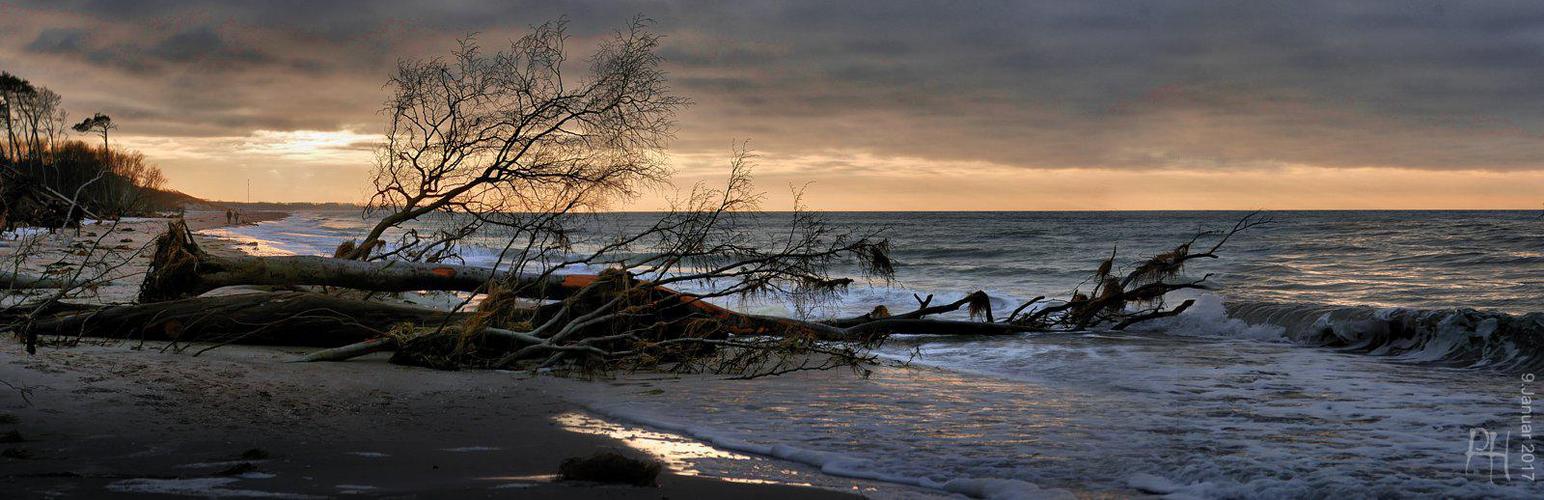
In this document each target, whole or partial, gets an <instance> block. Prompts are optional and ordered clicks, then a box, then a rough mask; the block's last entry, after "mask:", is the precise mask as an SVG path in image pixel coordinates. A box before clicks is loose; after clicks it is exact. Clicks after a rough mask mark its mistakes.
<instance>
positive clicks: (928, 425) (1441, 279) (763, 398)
mask: <svg viewBox="0 0 1544 500" xmlns="http://www.w3.org/2000/svg"><path fill="white" fill-rule="evenodd" d="M1245 215H1247V213H1246V212H1222V211H1204V212H1185V211H1147V212H1143V211H1120V212H852V213H847V212H832V213H824V214H821V216H822V217H824V218H826V219H827V220H828V221H829V223H830V224H831V225H833V226H834V227H838V228H846V229H850V230H853V231H861V232H878V233H879V234H882V235H884V237H885V238H887V239H888V240H889V241H890V245H891V249H892V251H893V257H894V260H895V261H896V273H895V276H894V277H893V279H873V278H867V277H863V276H861V275H860V274H859V273H858V272H857V269H856V268H855V267H849V266H838V267H837V268H836V270H835V272H836V274H838V275H850V276H852V277H854V278H856V279H857V282H856V283H855V284H854V285H853V286H852V287H850V289H849V290H847V291H846V292H845V293H843V294H841V295H839V296H838V297H835V298H832V299H830V300H827V301H823V302H821V303H817V304H814V305H810V304H806V303H802V302H801V303H797V304H796V303H794V302H793V301H787V300H782V299H780V298H778V297H755V298H745V299H738V298H731V299H724V301H723V305H726V306H728V307H731V308H736V309H740V310H745V311H748V312H757V313H773V314H798V315H806V316H812V317H831V316H845V315H853V314H861V313H863V312H867V311H869V310H871V309H872V308H873V307H874V306H876V305H885V306H887V307H888V308H889V309H890V310H891V311H903V310H908V309H910V308H914V307H915V306H916V303H917V299H916V298H915V297H919V296H926V295H929V294H931V295H933V296H934V297H935V303H938V302H942V301H952V300H955V299H957V298H959V297H962V296H963V295H965V294H967V293H970V292H973V291H976V290H982V291H985V292H986V293H987V294H988V295H990V296H991V297H992V301H993V309H994V310H996V311H998V313H999V314H1002V313H1003V312H1005V311H1009V310H1012V309H1013V308H1014V307H1017V306H1018V305H1019V304H1020V303H1022V302H1023V301H1024V300H1026V299H1029V298H1032V297H1037V296H1046V297H1048V298H1065V297H1068V296H1070V295H1071V294H1072V293H1073V292H1074V291H1075V290H1086V289H1087V288H1088V287H1089V283H1088V281H1087V280H1088V278H1089V276H1090V275H1091V274H1092V273H1093V272H1094V270H1095V268H1096V267H1097V266H1098V265H1099V263H1100V261H1101V260H1103V259H1104V258H1106V257H1107V256H1109V255H1111V254H1112V252H1114V254H1115V255H1117V256H1118V257H1117V264H1118V265H1125V266H1130V265H1131V264H1132V263H1133V262H1136V261H1138V260H1139V259H1141V258H1143V257H1147V256H1151V255H1153V254H1156V253H1159V252H1163V251H1167V250H1169V249H1172V248H1174V247H1175V246H1176V245H1178V244H1179V243H1183V242H1185V241H1188V240H1190V239H1191V238H1192V237H1193V236H1195V235H1196V234H1199V233H1202V232H1207V231H1212V232H1214V233H1213V235H1212V236H1203V237H1201V238H1200V239H1199V240H1198V242H1197V244H1196V245H1195V246H1196V247H1197V248H1201V247H1208V246H1210V244H1211V243H1212V242H1214V241H1215V232H1217V231H1225V230H1227V229H1228V228H1230V227H1232V226H1233V225H1234V223H1235V222H1237V221H1238V220H1239V219H1240V218H1242V217H1244V216H1245ZM1259 216H1261V217H1266V218H1269V219H1270V223H1268V224H1265V225H1262V226H1258V227H1254V228H1251V229H1249V230H1247V231H1244V232H1241V233H1239V234H1237V235H1235V236H1233V237H1232V238H1231V239H1230V240H1229V241H1228V242H1227V244H1226V245H1225V246H1223V247H1222V248H1221V249H1220V250H1219V251H1218V252H1217V253H1218V255H1219V258H1217V259H1197V260H1196V261H1192V263H1191V264H1189V265H1187V267H1186V269H1185V273H1186V275H1187V276H1189V277H1192V278H1199V277H1202V276H1206V277H1207V279H1206V283H1207V284H1208V285H1209V289H1207V290H1196V291H1185V293H1176V294H1175V295H1174V296H1173V298H1172V299H1171V300H1170V301H1171V303H1172V302H1175V301H1178V300H1183V299H1194V300H1195V301H1196V302H1195V304H1194V305H1193V306H1192V307H1191V308H1190V309H1189V310H1187V311H1186V312H1185V313H1183V314H1181V315H1179V316H1176V317H1172V318H1165V319H1162V320H1156V321H1151V322H1147V323H1142V324H1139V325H1137V326H1135V327H1132V328H1131V329H1130V330H1128V331H1119V332H1117V331H1108V330H1091V331H1084V332H1072V333H1049V334H1022V335H1015V336H1006V337H970V336H931V335H898V336H895V337H894V338H892V339H890V341H888V342H887V343H885V344H884V345H883V346H881V347H879V348H878V350H877V354H879V355H880V356H881V357H883V358H884V359H886V360H887V362H886V363H885V364H884V365H882V366H878V367H875V368H874V369H873V370H871V371H870V372H869V373H866V374H860V373H853V372H851V371H831V372H805V373H795V374H790V375H786V376H782V377H773V378H774V379H777V380H771V379H758V380H752V381H740V380H725V379H724V378H723V377H655V378H652V379H649V380H647V381H642V382H636V381H635V382H633V383H613V384H597V387H596V388H594V390H585V391H575V392H574V394H579V396H575V397H577V398H578V399H580V400H581V401H580V402H581V403H585V404H587V405H589V407H590V409H591V410H592V411H593V412H595V413H596V414H599V415H604V416H606V417H608V418H615V419H621V420H624V421H627V422H631V423H633V424H634V425H639V426H644V427H648V428H653V429H655V430H664V431H669V432H673V433H676V434H679V435H682V436H685V437H686V438H687V439H691V440H696V441H701V442H704V443H708V444H710V445H712V446H715V447H718V448H721V449H725V450H732V451H735V452H738V453H736V454H728V455H724V456H710V457H707V458H702V459H700V460H698V463H696V464H695V465H694V466H695V467H696V468H697V469H699V470H701V471H703V473H706V474H710V475H711V474H723V475H735V474H743V473H744V472H745V470H746V468H745V467H744V465H743V464H740V463H738V462H737V461H743V460H744V456H745V454H749V455H751V456H756V457H775V458H776V459H778V460H782V461H787V462H790V463H793V464H798V466H799V467H803V468H804V470H808V471H813V472H811V473H814V474H824V475H828V476H833V477H845V478H860V479H862V480H865V481H877V482H882V483H888V484H896V485H903V486H904V488H909V489H912V490H915V491H930V492H937V493H940V494H963V495H966V496H971V497H980V498H1042V497H1058V496H1065V495H1068V494H1071V495H1075V496H1080V497H1101V496H1113V497H1124V496H1132V495H1156V496H1166V497H1170V498H1327V497H1333V498H1374V497H1376V498H1390V497H1447V498H1454V497H1458V498H1465V497H1472V498H1481V497H1483V498H1541V497H1544V485H1541V484H1540V483H1538V482H1536V481H1535V479H1536V477H1537V475H1538V474H1537V472H1538V469H1539V468H1541V467H1544V464H1541V463H1540V461H1541V459H1540V458H1539V457H1538V456H1537V455H1536V453H1537V448H1536V443H1540V442H1544V438H1535V437H1534V427H1533V425H1535V424H1536V423H1537V422H1535V420H1534V415H1535V413H1534V410H1535V406H1538V405H1544V403H1539V402H1535V401H1534V398H1535V397H1536V396H1535V394H1536V393H1537V392H1539V391H1541V390H1544V380H1537V379H1536V377H1538V376H1544V214H1541V213H1540V212H1539V211H1278V212H1266V213H1262V214H1259ZM587 217H589V218H590V219H591V220H589V221H587V222H585V223H583V224H578V226H581V228H580V229H579V230H577V231H576V232H575V235H576V236H575V238H576V241H580V242H582V241H585V240H586V238H591V239H593V237H600V236H603V235H605V234H608V232H625V231H627V230H629V229H636V228H638V227H642V226H643V225H645V224H647V223H649V222H650V221H652V220H654V219H655V218H657V217H658V214H649V213H612V214H597V215H591V216H587ZM748 217H750V218H749V219H742V220H741V224H742V230H743V231H745V232H746V233H747V234H748V235H750V236H752V237H759V236H762V235H767V236H769V237H770V236H771V235H777V234H779V230H786V228H787V223H788V221H789V218H790V217H793V214H780V213H766V214H757V215H754V216H748ZM369 222H371V219H369V218H368V217H367V216H365V215H363V214H361V213H359V212H352V211H334V212H296V213H293V214H292V215H291V216H290V217H288V218H285V219H282V220H277V221H272V222H264V223H260V224H257V225H255V226H242V227H234V228H223V229H215V230H210V231H208V232H207V234H210V235H213V236H219V237H224V238H230V239H234V240H239V241H241V242H243V243H247V244H248V246H246V247H244V248H246V249H248V250H249V251H251V252H253V253H257V254H264V255H289V254H300V255H331V254H332V250H333V249H334V248H335V247H336V246H337V245H338V244H339V243H341V242H343V241H346V240H350V239H354V238H358V237H359V236H361V235H362V234H363V232H364V229H365V228H366V227H367V225H368V223H369ZM428 228H429V227H428V226H427V225H426V226H425V227H424V228H423V229H425V230H427V229H428ZM468 243H469V244H468V246H466V247H465V248H463V252H462V256H463V259H464V260H465V263H467V264H473V265H492V264H494V263H495V262H497V261H498V260H497V254H498V250H499V249H500V248H503V245H504V243H505V241H504V238H500V237H498V236H497V235H479V236H477V237H474V238H472V239H470V240H468ZM253 244H255V245H253ZM576 248H577V249H580V250H582V249H583V248H584V247H583V243H580V244H579V245H577V246H576ZM572 271H573V272H594V271H596V270H595V269H586V268H577V269H574V270H572ZM959 319H964V317H963V313H961V316H960V318H959ZM586 394H588V395H589V396H585V395H586ZM587 397H588V398H589V399H586V398H587ZM1539 409H1540V410H1544V406H1541V407H1540V408H1539ZM768 474H770V476H768V479H769V480H777V479H778V477H777V475H776V474H775V473H768ZM816 483H817V484H818V483H819V481H816ZM898 491H901V490H898ZM892 493H894V492H892ZM886 495H887V494H885V493H881V494H879V495H878V496H886Z"/></svg>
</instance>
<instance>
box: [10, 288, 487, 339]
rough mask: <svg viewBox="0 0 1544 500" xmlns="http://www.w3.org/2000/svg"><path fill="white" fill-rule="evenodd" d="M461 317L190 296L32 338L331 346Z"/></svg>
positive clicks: (357, 305) (63, 319) (84, 318)
mask: <svg viewBox="0 0 1544 500" xmlns="http://www.w3.org/2000/svg"><path fill="white" fill-rule="evenodd" d="M465 320H466V314H465V313H448V312H445V311H436V310H432V309H425V308H420V307H413V306H407V305H396V304H386V303H381V302H367V301H361V300H352V299H344V298H339V297H334V296H329V295H324V294H320V293H312V292H277V293H248V294H240V295H223V296H216V297H197V298H190V299H181V300H172V301H166V302H157V303H151V304H134V305H122V306H108V307H104V308H100V309H94V310H88V311H74V312H68V313H65V314H62V315H58V316H54V317H50V318H44V319H41V320H39V321H37V322H35V323H33V324H32V331H33V332H35V333H37V334H39V335H68V336H85V337H108V338H122V339H142V340H181V341H200V342H220V343H241V344H266V345H292V346H314V347H337V346H342V345H348V344H353V343H356V342H361V341H364V340H368V339H372V338H377V337H380V336H382V335H383V334H385V333H386V331H388V330H390V329H391V328H392V327H393V326H394V325H397V324H400V323H412V324H414V325H417V326H437V325H440V324H446V323H447V322H448V323H449V324H456V323H458V322H462V321H465Z"/></svg>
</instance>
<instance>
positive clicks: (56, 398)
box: [0, 212, 923, 498]
mask: <svg viewBox="0 0 1544 500" xmlns="http://www.w3.org/2000/svg"><path fill="white" fill-rule="evenodd" d="M283 216H285V214H283V213H253V214H246V220H245V222H247V223H253V222H258V221H262V220H271V219H276V218H282V217H283ZM187 220H188V222H189V223H190V226H191V227H192V228H193V229H194V230H202V229H211V228H217V227H220V226H223V225H225V220H224V214H223V212H209V213H203V212H199V213H189V214H188V217H187ZM165 225H166V221H165V220H163V219H131V220H127V221H123V222H121V223H119V224H117V225H116V226H109V225H106V224H102V225H88V226H86V227H84V228H82V231H81V233H80V236H78V237H77V236H75V235H74V234H73V232H71V233H69V234H66V233H61V234H58V235H55V236H53V237H50V238H46V241H45V242H44V244H43V245H42V246H41V247H40V248H42V249H43V250H44V251H45V254H46V256H47V257H56V256H57V257H64V256H65V254H66V253H67V252H68V249H69V248H70V245H71V244H74V243H75V242H77V241H82V240H86V239H95V238H96V237H102V238H103V239H104V240H111V241H114V242H118V241H121V242H122V243H121V244H120V245H121V248H122V249H121V250H117V251H118V252H123V253H125V255H124V256H123V257H122V258H123V259H127V260H130V261H131V262H129V264H128V265H126V266H124V267H123V269H122V270H121V271H120V272H121V273H122V276H124V277H123V278H121V279H118V280H116V281H115V283H114V284H112V285H110V286H105V287H101V288H100V289H98V290H97V293H96V294H95V295H94V296H92V297H90V298H89V300H90V301H100V302H106V303H111V302H125V301H128V300H130V299H131V298H132V296H133V293H134V291H135V289H136V287H137V284H138V282H137V280H136V279H134V276H136V275H137V274H136V273H142V272H143V270H144V266H145V261H147V260H148V259H147V257H146V256H145V254H148V253H149V250H145V251H139V250H138V249H140V248H141V247H144V246H146V244H147V243H149V242H150V241H151V240H152V239H153V238H154V237H155V235H157V234H159V232H160V231H162V230H164V227H165ZM109 228H111V229H112V231H111V233H108V234H105V235H104V234H102V233H106V232H107V231H108V229H109ZM92 233H98V234H96V235H95V236H91V234H92ZM199 239H200V243H201V244H202V245H203V246H204V247H205V248H206V249H209V250H211V251H238V250H236V249H234V248H232V247H231V246H230V242H228V241H226V240H221V239H218V238H212V237H206V236H199ZM45 260H50V259H47V258H35V259H31V260H29V262H41V261H45ZM201 348H202V346H192V347H191V348H189V349H185V350H181V351H179V350H176V349H169V348H167V346H166V345H164V344H147V343H138V342H121V341H95V340H86V341H83V342H81V343H80V344H79V345H45V346H42V347H41V348H40V349H39V352H38V353H37V354H36V355H27V354H26V353H25V352H24V350H23V349H22V346H21V345H20V344H19V343H16V342H7V343H4V345H3V348H0V352H3V354H0V359H3V360H4V361H3V362H0V381H4V382H5V383H6V384H7V385H9V386H12V387H10V388H7V387H0V433H6V434H5V435H6V436H9V437H7V438H6V439H7V441H8V442H5V443H3V444H0V448H4V449H5V457H4V458H0V465H3V469H0V470H3V472H0V481H3V482H4V484H5V488H6V490H8V491H10V492H12V494H16V495H17V496H13V497H12V498H88V497H89V498H100V497H110V496H129V497H145V496H168V495H169V496H191V497H236V498H241V497H268V498H325V497H333V496H339V495H367V496H389V497H398V498H468V497H472V498H482V497H492V498H728V497H735V498H842V497H852V496H853V495H852V494H851V493H845V492H841V491H834V490H848V491H857V492H864V491H865V490H868V491H872V490H873V488H874V486H872V485H869V484H868V483H865V482H863V481H852V480H842V479H839V478H829V477H819V478H816V477H807V476H819V475H818V474H815V473H814V470H813V469H809V468H800V467H798V466H793V465H788V464H779V463H775V461H771V460H769V459H765V458H755V457H743V459H745V460H748V461H754V462H755V463H754V464H748V465H747V466H748V467H762V468H766V469H770V470H774V471H775V473H774V474H772V476H773V477H776V478H778V479H777V480H771V481H769V480H767V479H756V480H742V481H736V480H733V479H723V478H711V477H704V476H700V475H697V474H698V473H697V472H696V471H694V470H692V469H691V467H690V463H689V461H685V460H683V457H690V456H692V454H693V453H706V454H708V455H713V456H717V455H721V453H720V452H717V451H714V450H712V449H711V448H709V447H706V446H704V445H702V444H700V443H695V442H692V441H690V440H686V439H682V438H679V437H672V436H665V435H657V434H655V433H651V432H648V431H646V430H643V429H638V428H634V427H623V426H618V425H615V424H610V423H606V422H604V421H603V420H599V419H598V418H597V417H596V416H594V415H590V414H587V413H585V412H584V411H583V410H582V408H581V407H580V406H578V405H577V404H575V403H572V402H570V401H569V400H568V399H565V398H564V397H563V396H562V395H560V394H552V393H549V392H548V391H549V390H552V389H551V388H552V387H562V388H569V389H570V390H572V388H573V387H574V386H573V385H571V384H569V383H564V384H550V383H547V382H550V381H551V380H550V379H547V380H542V379H533V378H532V375H530V374H529V373H524V372H503V371H454V372H452V371H435V370H429V369H423V368H412V367H404V366H397V365H392V364H388V363H386V361H385V357H384V356H373V357H367V358H361V359H358V360H354V361H350V362H346V363H286V361H289V360H292V359H294V358H296V357H298V356H299V355H301V354H303V353H304V352H305V350H304V349H297V348H277V347H272V348H270V347H254V346H226V347H222V348H219V349H215V350H212V351H209V352H206V353H202V354H199V355H195V352H197V351H198V350H200V349H201ZM594 383H596V384H602V383H605V382H594ZM584 386H585V384H582V383H581V384H578V387H579V389H578V390H583V389H582V388H583V387H584ZM12 432H14V434H10V433H12ZM640 433H641V434H640ZM644 434H646V435H657V436H663V438H662V439H665V440H666V441H664V442H663V443H664V444H665V446H663V447H660V448H659V449H656V450H652V451H650V450H647V449H639V448H640V445H639V441H638V440H637V438H638V436H640V435H644ZM619 438H620V439H619ZM629 443H630V444H631V445H630V444H629ZM659 444H660V443H659V442H656V443H655V445H659ZM606 450H610V451H618V452H621V453H624V454H626V455H629V456H634V457H648V456H650V455H653V456H654V458H655V459H659V460H662V461H663V462H664V463H665V464H666V465H667V471H666V472H664V473H663V474H662V475H661V476H660V479H659V486H658V487H656V488H650V487H632V486H604V485H596V484H590V483H571V482H555V473H556V472H557V470H558V464H559V463H560V462H562V461H563V460H564V459H567V458H570V457H583V456H589V455H592V454H594V453H596V452H599V451H606ZM801 474H802V475H803V476H801ZM778 483H794V484H793V485H790V484H778ZM799 484H803V485H809V484H818V485H820V486H822V487H823V488H815V487H808V486H798V485H799ZM917 495H919V496H920V495H923V494H921V493H918V494H917Z"/></svg>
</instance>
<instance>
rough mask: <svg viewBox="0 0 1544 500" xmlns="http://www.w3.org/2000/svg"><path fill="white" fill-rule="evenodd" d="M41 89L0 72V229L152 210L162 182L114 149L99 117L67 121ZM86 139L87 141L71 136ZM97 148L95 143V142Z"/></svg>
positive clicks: (54, 96)
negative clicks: (0, 133) (97, 144)
mask: <svg viewBox="0 0 1544 500" xmlns="http://www.w3.org/2000/svg"><path fill="white" fill-rule="evenodd" d="M63 102H64V99H63V97H61V96H60V95H59V94H58V93H56V92H54V91H53V90H50V89H49V88H48V87H44V86H41V85H35V84H33V83H32V82H29V81H27V80H26V79H23V78H21V77H18V76H16V75H12V74H10V73H8V72H4V71H0V127H3V128H4V136H3V137H0V140H3V143H0V226H3V227H4V228H7V229H9V228H11V227H14V226H20V225H27V226H42V227H64V226H69V225H76V224H79V222H80V220H81V219H82V218H85V217H96V218H109V217H120V216H124V215H135V214H141V213H145V212H150V211H154V210H160V209H165V208H168V207H162V206H159V205H160V204H161V203H158V199H160V198H163V197H162V196H160V194H161V191H160V188H161V186H162V185H163V184H165V181H166V178H165V176H163V175H162V173H161V170H160V169H159V168H156V167H155V166H153V165H150V164H148V163H147V162H146V161H145V155H143V154H141V153H139V152H136V151H113V150H112V149H111V148H110V143H109V141H108V140H109V134H110V132H112V131H113V130H114V129H116V128H117V125H116V124H114V123H113V120H112V118H110V117H108V116H107V115H105V114H102V113H95V114H93V115H92V116H90V117H88V118H86V119H84V120H81V121H80V122H78V123H73V124H72V123H71V121H70V117H69V113H68V112H66V111H65V110H64V108H63ZM72 132H74V133H77V134H80V135H83V136H88V137H90V136H95V137H91V143H87V142H86V141H83V140H80V139H76V138H72V136H71V133H72ZM97 138H100V139H101V141H102V142H101V145H100V147H99V146H96V145H95V142H96V141H95V139H97Z"/></svg>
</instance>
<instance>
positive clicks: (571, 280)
mask: <svg viewBox="0 0 1544 500" xmlns="http://www.w3.org/2000/svg"><path fill="white" fill-rule="evenodd" d="M593 281H594V276H587V275H586V276H542V275H535V274H522V275H517V274H514V273H509V272H503V271H495V270H493V269H489V268H485V267H475V266H457V265H450V264H432V263H418V262H402V261H378V262H365V261H358V260H349V259H335V258H329V257H317V256H309V255H298V256H282V257H258V256H249V255H215V254H209V253H205V252H203V251H202V250H200V249H199V248H198V245H197V244H196V243H194V242H193V236H192V233H190V232H189V231H188V229H187V226H186V224H184V223H183V222H182V221H172V223H171V225H170V227H169V228H168V231H167V233H166V234H164V235H162V236H161V237H160V238H159V239H158V240H157V241H156V251H155V256H154V258H153V260H152V262H151V266H150V271H149V272H148V273H146V275H145V282H144V285H143V286H142V287H141V289H140V297H139V300H140V302H156V301H163V300H172V299H178V298H183V297H190V296H195V295H198V294H201V293H203V292H206V291H209V290H213V289H215V288H220V287H224V286H236V285H273V286H306V285H311V286H334V287H341V288H352V289H356V290H369V291H378V292H407V291H416V290H445V291H460V292H486V291H487V287H488V285H489V284H490V283H495V282H497V283H499V284H501V285H503V286H505V287H507V288H511V289H514V290H516V291H517V293H519V294H520V296H522V297H526V298H538V299H561V298H565V297H567V296H568V295H569V294H570V293H572V292H573V291H574V290H577V289H578V288H582V287H583V286H585V285H588V284H590V283H591V282H593Z"/></svg>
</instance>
